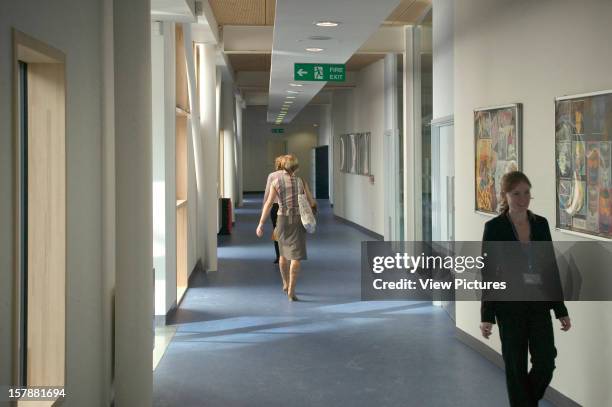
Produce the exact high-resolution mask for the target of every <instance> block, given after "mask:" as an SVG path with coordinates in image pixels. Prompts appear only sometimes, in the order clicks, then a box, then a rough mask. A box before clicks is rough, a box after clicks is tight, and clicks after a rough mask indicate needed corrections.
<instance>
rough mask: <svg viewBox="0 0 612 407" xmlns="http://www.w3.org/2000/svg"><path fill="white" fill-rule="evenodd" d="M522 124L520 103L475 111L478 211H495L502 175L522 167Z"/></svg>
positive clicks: (476, 204) (497, 208) (497, 207)
mask: <svg viewBox="0 0 612 407" xmlns="http://www.w3.org/2000/svg"><path fill="white" fill-rule="evenodd" d="M521 126H522V123H521V104H519V103H517V104H513V105H506V106H498V107H490V108H484V109H478V110H475V111H474V144H475V148H476V155H475V171H476V174H475V181H476V185H475V191H476V196H475V207H476V210H477V211H479V212H485V213H490V214H496V213H498V211H499V191H500V185H501V177H502V176H503V175H504V174H505V173H507V172H510V171H515V170H519V169H520V168H521V148H520V147H521V131H522V130H521ZM570 148H571V145H570ZM569 153H570V154H571V151H569Z"/></svg>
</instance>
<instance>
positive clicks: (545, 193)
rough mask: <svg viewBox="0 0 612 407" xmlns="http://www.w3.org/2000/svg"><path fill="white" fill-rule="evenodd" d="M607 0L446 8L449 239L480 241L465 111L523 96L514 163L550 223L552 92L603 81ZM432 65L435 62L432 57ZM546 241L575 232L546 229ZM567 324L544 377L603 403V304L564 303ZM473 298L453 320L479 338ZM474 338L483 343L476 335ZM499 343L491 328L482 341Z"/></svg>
mask: <svg viewBox="0 0 612 407" xmlns="http://www.w3.org/2000/svg"><path fill="white" fill-rule="evenodd" d="M610 16H612V2H610V1H609V0H585V1H581V2H576V1H572V0H558V1H538V2H526V1H517V2H508V1H504V0H463V1H462V2H461V7H456V8H455V19H454V23H455V27H454V37H455V38H454V40H455V49H454V58H455V63H454V72H455V84H454V95H455V96H454V104H455V109H454V112H455V135H456V143H455V157H456V165H455V180H456V187H455V190H456V201H455V205H456V237H457V240H480V239H481V238H482V230H483V224H484V222H485V221H487V220H488V219H489V218H488V217H485V216H482V215H478V214H476V213H474V210H473V202H474V184H473V180H474V161H473V160H474V142H473V130H474V129H473V110H474V109H475V108H477V107H482V106H489V105H500V104H506V103H513V102H521V103H523V112H524V116H523V117H524V121H523V123H524V124H523V134H524V139H523V169H524V171H525V172H526V173H527V175H528V176H529V177H530V179H531V181H532V184H533V196H534V200H533V201H532V206H531V208H532V209H533V211H534V212H535V213H538V214H540V215H542V216H545V217H546V218H547V219H548V220H549V223H550V224H552V225H554V219H555V182H554V180H555V164H554V155H555V148H554V145H555V144H554V143H555V129H554V117H555V116H554V104H553V100H554V98H555V97H556V96H561V95H565V94H575V93H583V92H590V91H596V90H605V89H610V88H612V82H611V79H610V78H611V77H610V66H612V53H611V52H610V51H609V49H610V47H609V41H610V38H612V25H611V24H610V21H609V20H610ZM434 66H435V64H434ZM553 239H554V240H577V239H580V238H576V237H570V236H568V235H566V234H562V233H559V232H556V231H553ZM568 308H569V312H570V316H571V317H572V319H573V323H574V327H573V328H572V330H571V331H569V332H567V333H562V332H560V331H559V329H557V327H556V326H555V341H556V346H557V349H558V351H559V356H558V358H557V362H556V364H557V369H556V370H555V377H554V379H553V382H552V386H553V387H554V388H556V389H557V390H559V391H561V392H562V393H564V394H565V395H566V396H568V397H570V398H572V399H573V400H575V401H577V402H579V403H581V404H582V405H585V406H604V405H610V404H612V392H611V389H610V386H609V383H610V382H612V373H611V371H612V368H611V367H610V363H611V361H612V353H611V350H610V348H611V346H610V345H611V343H612V332H611V328H610V312H611V311H612V306H611V305H610V303H603V304H602V303H568ZM478 324H479V305H478V304H474V303H464V302H459V303H457V326H458V327H459V328H461V329H462V330H464V331H466V332H468V333H470V334H471V335H473V336H474V337H476V338H480V334H479V330H478ZM483 342H486V341H484V340H483ZM486 343H487V344H489V345H490V346H492V347H493V348H494V349H495V350H497V351H499V350H500V346H499V340H498V339H497V333H496V334H495V335H494V338H493V339H492V340H491V341H488V342H486Z"/></svg>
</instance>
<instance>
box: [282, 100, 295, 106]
mask: <svg viewBox="0 0 612 407" xmlns="http://www.w3.org/2000/svg"><path fill="white" fill-rule="evenodd" d="M292 103H293V100H285V101H284V102H283V105H290V104H292Z"/></svg>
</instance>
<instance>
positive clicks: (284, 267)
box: [278, 256, 289, 292]
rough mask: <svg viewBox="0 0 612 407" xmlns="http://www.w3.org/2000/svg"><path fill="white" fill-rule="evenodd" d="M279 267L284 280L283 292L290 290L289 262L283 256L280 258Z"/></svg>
mask: <svg viewBox="0 0 612 407" xmlns="http://www.w3.org/2000/svg"><path fill="white" fill-rule="evenodd" d="M278 266H279V268H280V274H281V278H282V279H283V291H285V292H287V290H288V289H289V262H288V261H287V259H286V258H284V257H283V256H280V257H279V262H278Z"/></svg>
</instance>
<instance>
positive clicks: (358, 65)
mask: <svg viewBox="0 0 612 407" xmlns="http://www.w3.org/2000/svg"><path fill="white" fill-rule="evenodd" d="M384 56H385V54H384V53H380V54H360V53H357V54H353V56H351V57H350V58H349V60H348V61H346V70H347V71H360V70H362V69H363V68H365V67H366V66H368V65H370V64H371V63H373V62H376V61H378V60H380V59H382V58H384ZM228 57H229V60H230V63H231V64H232V68H233V69H234V71H237V72H239V71H247V72H252V71H269V70H270V65H271V64H272V54H229V55H228Z"/></svg>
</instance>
